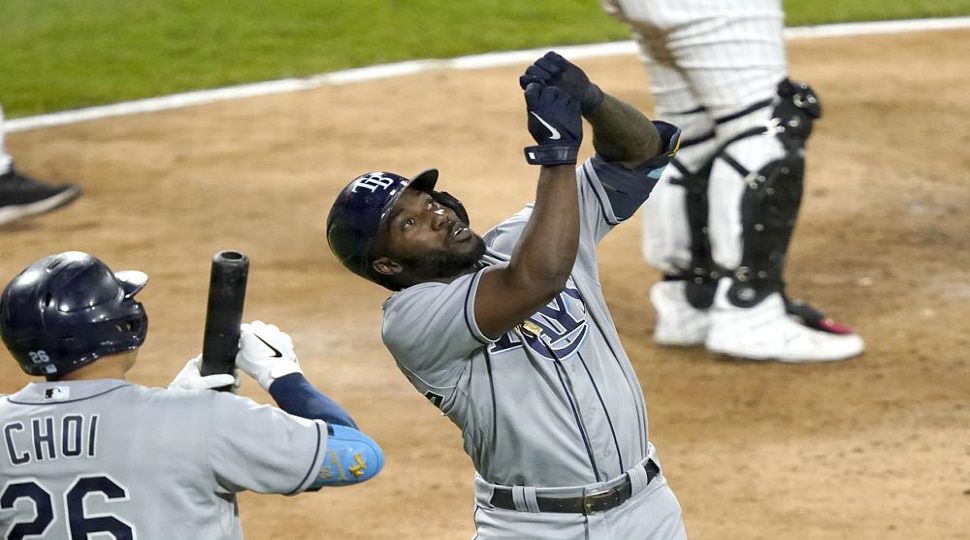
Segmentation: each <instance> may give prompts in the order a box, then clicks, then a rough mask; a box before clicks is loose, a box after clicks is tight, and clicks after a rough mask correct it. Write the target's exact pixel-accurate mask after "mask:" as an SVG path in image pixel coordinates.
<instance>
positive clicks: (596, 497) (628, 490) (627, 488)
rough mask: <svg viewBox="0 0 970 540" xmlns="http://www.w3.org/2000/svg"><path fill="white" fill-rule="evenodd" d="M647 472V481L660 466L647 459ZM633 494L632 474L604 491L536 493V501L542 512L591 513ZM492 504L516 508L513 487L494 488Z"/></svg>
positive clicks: (613, 505)
mask: <svg viewBox="0 0 970 540" xmlns="http://www.w3.org/2000/svg"><path fill="white" fill-rule="evenodd" d="M642 468H643V470H644V471H646V473H647V483H648V484H649V483H650V482H651V481H653V479H654V478H655V477H656V476H657V475H658V474H660V468H659V467H657V464H656V463H654V462H653V460H652V459H651V460H647V462H646V463H645V464H644V465H643V466H642ZM631 496H633V485H632V484H631V483H630V475H629V474H626V475H624V478H623V481H622V482H621V483H619V484H617V485H616V486H613V487H611V488H609V489H604V490H602V491H591V492H589V493H586V494H585V495H583V496H581V497H564V498H554V497H542V496H539V495H536V502H538V503H539V511H540V512H556V513H560V514H591V513H593V512H603V511H605V510H609V509H611V508H616V507H617V506H620V505H621V504H623V503H625V502H626V501H628V500H629V499H630V497H631ZM490 502H491V503H492V506H494V507H496V508H504V509H506V510H515V509H516V508H515V502H513V500H512V489H511V488H507V487H496V488H494V489H493V490H492V499H491V501H490Z"/></svg>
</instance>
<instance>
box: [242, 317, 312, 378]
mask: <svg viewBox="0 0 970 540" xmlns="http://www.w3.org/2000/svg"><path fill="white" fill-rule="evenodd" d="M239 329H240V334H239V352H238V353H236V365H237V366H239V369H241V370H243V371H245V372H246V374H248V375H249V376H250V377H252V378H253V379H256V382H258V383H259V385H260V386H262V387H263V389H264V390H269V387H270V385H271V384H273V381H275V380H276V379H279V378H280V377H282V376H284V375H289V374H290V373H303V370H302V369H300V363H299V361H298V360H297V359H296V352H295V351H294V350H293V340H292V339H291V338H290V336H289V335H287V334H286V333H285V332H283V331H281V330H280V329H279V328H277V327H276V326H275V325H272V324H266V323H264V322H262V321H253V322H251V323H243V324H242V325H240V327H239Z"/></svg>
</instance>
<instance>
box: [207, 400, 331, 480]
mask: <svg viewBox="0 0 970 540" xmlns="http://www.w3.org/2000/svg"><path fill="white" fill-rule="evenodd" d="M211 418H212V426H211V430H212V431H211V439H210V444H209V462H210V464H211V466H212V471H213V474H214V475H215V480H216V483H217V484H218V485H219V486H220V487H222V488H223V489H225V490H226V491H228V492H237V491H242V490H251V491H255V492H258V493H282V494H287V495H289V494H293V493H298V492H300V491H303V490H305V489H306V488H307V487H308V486H309V485H310V484H311V483H312V482H313V480H314V479H315V478H316V476H317V472H318V471H319V470H320V466H321V463H322V461H323V458H324V454H325V451H326V447H327V425H326V423H324V422H322V421H319V420H307V419H305V418H299V417H296V416H293V415H291V414H288V413H286V412H284V411H281V410H280V409H277V408H276V407H270V406H268V405H259V404H257V403H256V402H254V401H252V400H250V399H247V398H242V397H239V396H235V395H232V394H226V393H214V396H213V402H212V415H211Z"/></svg>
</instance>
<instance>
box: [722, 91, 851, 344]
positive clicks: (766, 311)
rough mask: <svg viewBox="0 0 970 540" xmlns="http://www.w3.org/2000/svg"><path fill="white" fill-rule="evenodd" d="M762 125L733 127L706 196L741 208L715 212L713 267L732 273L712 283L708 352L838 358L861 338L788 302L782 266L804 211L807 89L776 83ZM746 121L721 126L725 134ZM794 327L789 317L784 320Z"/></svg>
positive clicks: (812, 114)
mask: <svg viewBox="0 0 970 540" xmlns="http://www.w3.org/2000/svg"><path fill="white" fill-rule="evenodd" d="M763 111H769V114H770V121H769V122H768V123H767V124H766V125H765V126H762V127H759V126H755V127H749V128H744V127H743V128H742V129H740V130H738V129H736V128H735V129H734V130H733V131H731V133H732V135H731V137H730V138H729V139H728V140H726V141H725V142H724V143H722V145H721V147H720V148H719V150H718V153H717V155H716V157H715V160H714V163H713V166H712V169H711V193H712V197H713V196H715V194H716V196H718V197H719V198H721V199H723V200H728V201H730V200H735V201H738V200H739V201H740V204H736V205H730V204H722V205H718V206H717V207H714V208H716V209H717V211H714V208H712V214H711V219H712V222H713V223H716V224H717V225H718V226H716V227H712V234H713V241H714V245H715V250H714V256H715V259H716V260H717V261H718V263H720V264H722V265H724V267H726V268H732V269H733V271H732V272H731V273H730V276H729V277H724V278H722V279H721V282H720V284H719V286H718V294H717V298H716V301H715V310H714V311H713V313H712V327H711V331H710V333H709V334H708V338H707V342H706V345H707V347H708V348H709V349H710V350H712V351H715V352H721V353H726V354H730V355H733V356H741V357H746V358H754V359H777V360H782V361H790V362H804V361H828V360H841V359H845V358H849V357H851V356H855V355H857V354H859V353H861V352H862V349H863V343H862V339H861V338H860V337H859V336H858V335H856V334H854V333H853V332H851V330H848V329H847V328H845V327H841V326H839V325H836V324H835V323H832V322H831V321H830V320H828V319H825V318H824V317H823V316H822V315H821V313H819V312H817V311H815V310H814V309H812V308H810V307H808V306H807V305H805V304H801V305H798V304H796V303H794V302H790V301H788V299H787V297H786V296H785V284H784V277H783V272H784V265H785V257H786V254H787V252H788V246H789V243H790V241H791V235H792V232H793V230H794V226H795V221H796V218H797V216H798V209H799V206H800V204H801V197H802V190H803V183H804V173H805V162H804V149H805V142H806V140H807V138H808V136H809V135H810V134H811V131H812V123H813V121H814V120H815V119H816V118H818V116H819V115H820V113H821V109H820V106H819V102H818V98H817V97H816V96H815V94H814V92H813V91H812V90H811V88H809V87H808V86H807V85H804V84H802V83H793V82H791V81H789V80H788V79H785V80H783V81H782V82H781V83H779V85H778V91H777V97H776V98H775V99H774V100H773V102H772V104H771V106H770V108H763V109H760V110H759V111H753V112H751V113H748V115H747V116H757V115H759V114H764V112H763ZM741 119H742V117H737V118H736V119H733V120H731V121H728V122H724V123H723V125H725V126H726V127H730V126H731V125H732V124H735V123H737V122H738V121H739V120H741ZM790 314H791V315H796V316H797V317H798V318H799V319H800V320H799V321H797V322H796V321H795V320H792V318H791V317H789V315H790Z"/></svg>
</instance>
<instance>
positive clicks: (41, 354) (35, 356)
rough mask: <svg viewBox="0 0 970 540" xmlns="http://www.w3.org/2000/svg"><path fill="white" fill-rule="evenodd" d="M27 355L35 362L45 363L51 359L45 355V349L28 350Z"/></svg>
mask: <svg viewBox="0 0 970 540" xmlns="http://www.w3.org/2000/svg"><path fill="white" fill-rule="evenodd" d="M27 356H28V357H29V358H30V361H31V362H33V363H35V364H46V363H47V362H50V361H51V359H50V357H49V356H47V351H30V352H29V353H27Z"/></svg>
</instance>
